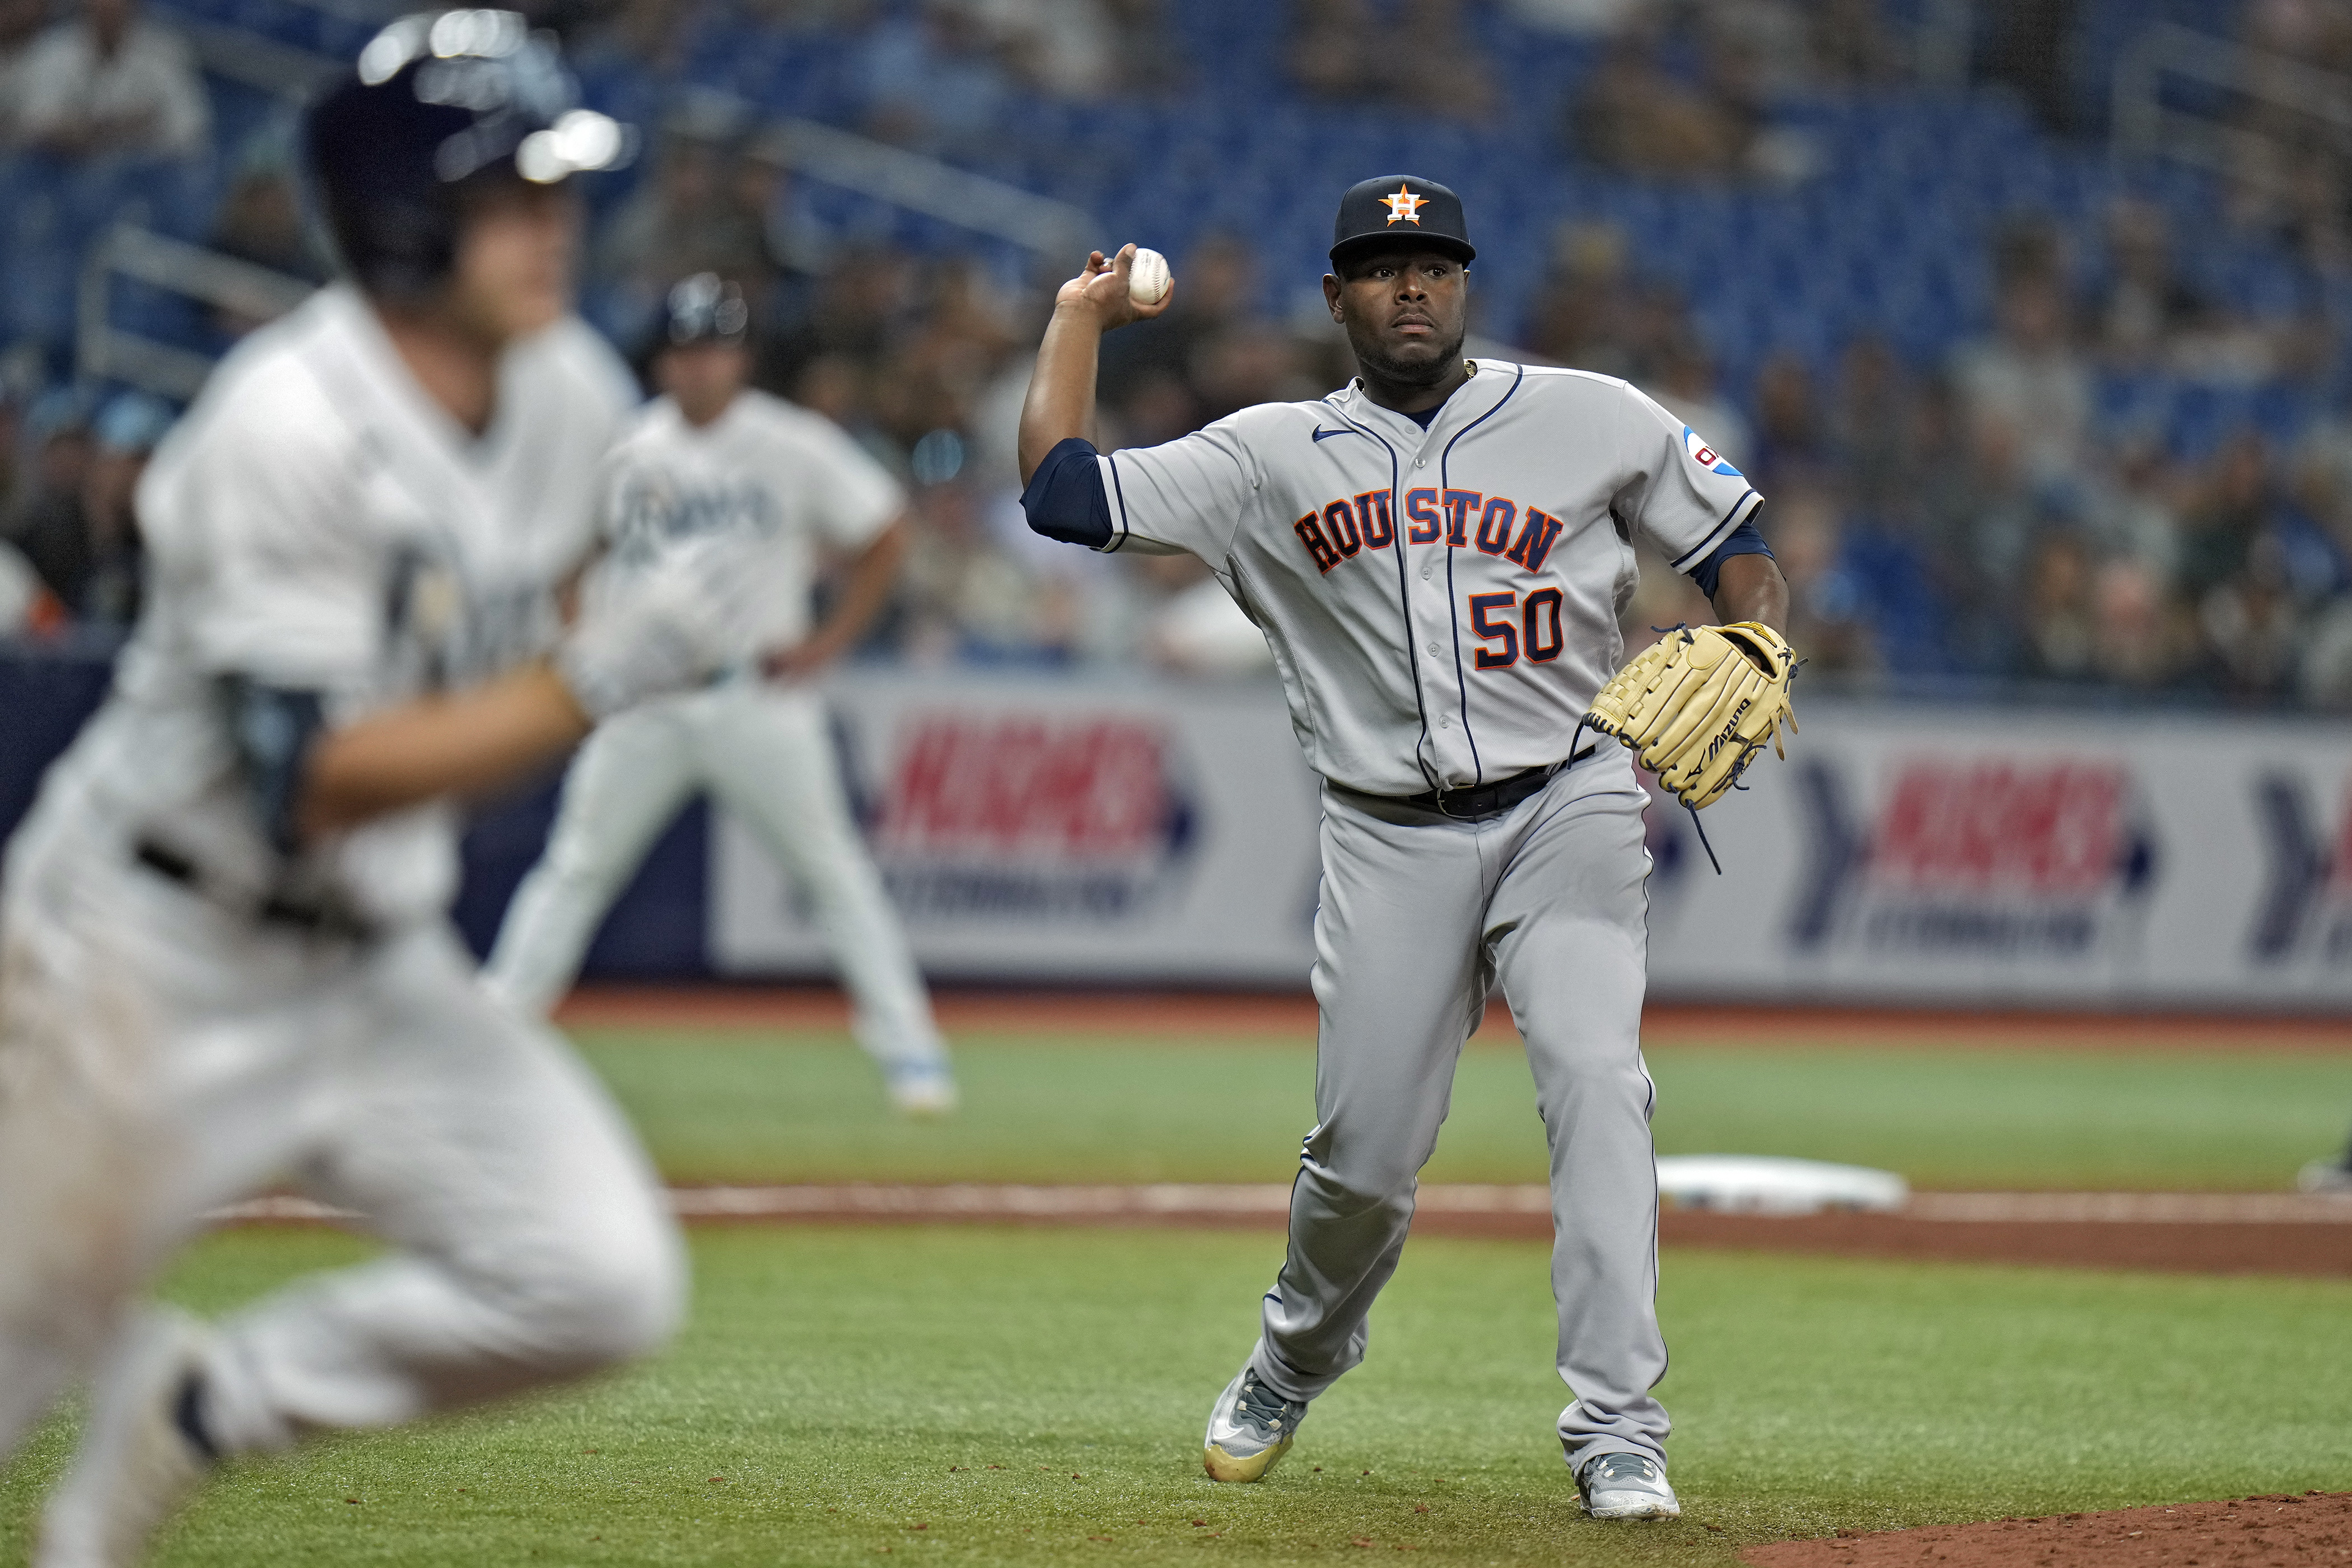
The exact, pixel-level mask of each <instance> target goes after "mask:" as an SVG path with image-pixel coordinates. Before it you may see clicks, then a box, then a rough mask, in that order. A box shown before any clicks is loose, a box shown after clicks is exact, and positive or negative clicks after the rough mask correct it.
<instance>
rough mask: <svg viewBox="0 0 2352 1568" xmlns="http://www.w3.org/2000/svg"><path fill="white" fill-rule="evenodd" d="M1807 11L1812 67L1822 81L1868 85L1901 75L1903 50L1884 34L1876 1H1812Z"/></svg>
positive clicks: (1883, 20)
mask: <svg viewBox="0 0 2352 1568" xmlns="http://www.w3.org/2000/svg"><path fill="white" fill-rule="evenodd" d="M1807 12H1808V16H1807V21H1808V23H1809V24H1810V28H1811V38H1810V42H1811V47H1812V58H1813V67H1814V69H1815V70H1816V71H1818V72H1819V73H1820V76H1821V78H1822V79H1823V80H1825V81H1833V82H1847V83H1851V84H1853V85H1855V86H1868V85H1876V84H1879V83H1884V82H1888V81H1892V80H1894V79H1895V78H1896V77H1898V76H1900V75H1901V74H1902V71H1903V51H1902V49H1901V47H1899V46H1898V45H1897V44H1896V43H1895V39H1894V38H1893V37H1891V36H1890V35H1889V34H1888V32H1887V29H1886V26H1885V18H1884V17H1882V16H1880V15H1879V8H1878V0H1815V3H1814V4H1813V5H1810V6H1808V7H1807Z"/></svg>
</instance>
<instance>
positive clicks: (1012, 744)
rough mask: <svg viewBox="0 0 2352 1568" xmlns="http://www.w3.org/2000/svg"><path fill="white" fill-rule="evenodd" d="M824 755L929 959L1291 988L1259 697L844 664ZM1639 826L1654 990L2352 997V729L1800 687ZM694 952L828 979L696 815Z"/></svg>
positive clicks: (810, 935) (1307, 857)
mask: <svg viewBox="0 0 2352 1568" xmlns="http://www.w3.org/2000/svg"><path fill="white" fill-rule="evenodd" d="M833 700H834V709H835V715H836V719H837V733H838V736H839V739H840V741H841V750H842V752H843V762H844V773H845V777H846V779H847V780H848V783H849V786H850V790H851V795H852V797H853V799H854V801H855V802H856V806H857V809H858V813H859V816H860V820H861V822H862V823H863V825H864V826H865V828H866V835H867V838H868V841H869V843H870V844H871V845H872V847H873V849H874V853H875V857H876V859H877V862H878V863H879V865H880V867H881V868H882V873H883V877H884V879H885V880H886V882H887V885H888V887H889V889H890V891H891V895H892V897H893V898H894V899H895V900H897V902H898V907H899V909H900V910H901V912H902V914H903V915H904V917H905V919H906V922H907V928H908V934H909V937H910V938H911V940H912V941H913V943H914V946H915V951H916V953H917V956H918V957H919V959H920V961H921V962H922V963H923V965H924V967H925V969H926V970H927V971H928V972H929V973H932V974H934V975H937V976H939V977H940V978H945V979H1003V980H1013V981H1019V980H1079V979H1097V980H1143V981H1164V982H1171V983H1199V984H1250V985H1268V986H1283V987H1288V986H1297V985H1303V984H1305V981H1306V977H1307V970H1308V967H1309V965H1310V964H1311V963H1312V961H1313V957H1314V947H1313V937H1312V925H1311V921H1312V917H1313V911H1314V900H1315V881H1316V838H1315V819H1316V805H1315V791H1314V786H1313V781H1312V779H1311V778H1310V776H1309V774H1308V773H1307V769H1306V767H1305V764H1304V763H1302V762H1301V761H1300V759H1299V754H1298V749H1297V743H1296V742H1295V741H1294V740H1293V738H1292V736H1291V733H1290V726H1289V722H1288V720H1287V717H1286V714H1285V713H1284V711H1283V707H1282V702H1281V698H1280V694H1279V693H1278V692H1277V691H1276V690H1275V689H1273V688H1272V687H1270V686H1265V687H1261V686H1255V685H1235V686H1194V685H1178V684H1168V685H1160V684H1155V683H1146V682H1137V683H1129V684H1095V683H1090V682H1083V681H1074V680H1067V679H1047V678H1038V679H1018V678H1013V677H1009V676H991V675H984V674H961V673H959V674H956V675H952V676H944V677H936V678H934V677H919V676H912V675H906V674H887V675H886V674H871V675H868V674H852V675H847V676H845V677H844V678H843V679H841V680H840V681H839V682H838V683H837V684H836V686H835V690H834V693H833ZM1801 720H1802V722H1803V724H1804V730H1803V731H1802V733H1801V734H1800V735H1798V736H1796V737H1795V738H1793V739H1792V740H1791V741H1790V757H1789V760H1788V761H1787V762H1785V763H1784V762H1781V761H1779V760H1778V759H1775V758H1773V757H1771V756H1769V754H1768V755H1767V756H1766V757H1765V758H1764V759H1762V760H1761V761H1760V762H1759V763H1758V764H1757V765H1756V766H1755V767H1754V768H1753V769H1752V770H1751V771H1750V773H1749V775H1748V784H1749V786H1750V787H1748V789H1747V790H1745V791H1744V792H1742V793H1739V794H1737V795H1731V796H1729V797H1727V798H1726V799H1725V800H1723V801H1722V802H1720V803H1718V804H1717V805H1714V806H1711V807H1709V808H1708V810H1707V812H1706V830H1707V835H1708V837H1709V838H1710V839H1712V840H1713V842H1714V845H1715V849H1716V853H1717V856H1719V857H1720V858H1721V860H1722V863H1723V871H1724V874H1723V875H1722V876H1721V877H1717V875H1715V873H1714V872H1713V870H1712V869H1711V868H1709V866H1708V864H1707V858H1706V851H1705V850H1704V849H1703V848H1702V847H1700V844H1699V841H1698V838H1697V836H1696V832H1695V830H1694V828H1693V826H1692V823H1691V820H1690V818H1689V816H1688V815H1687V814H1685V812H1684V811H1683V810H1682V809H1681V808H1680V807H1679V806H1676V805H1673V803H1672V802H1671V801H1665V800H1662V801H1661V802H1660V804H1658V805H1654V807H1653V809H1652V811H1651V813H1650V847H1651V852H1652V854H1653V856H1654V861H1655V865H1654V870H1653V873H1652V877H1651V888H1650V929H1651V938H1650V955H1651V991H1652V994H1654V995H1656V996H1659V997H1669V998H1670V997H1688V998H1693V999H1700V998H1721V999H1727V1000H1728V999H1738V998H1757V999H1766V998H1785V999H1789V1000H1819V1001H1866V1002H1922V1003H1937V1004H1957V1005H1967V1004H1970V1003H1978V1002H1985V1003H2004V1004H2027V1005H2043V1004H2046V1005H2062V1006H2063V1005H2085V1006H2137V1005H2168V1004H2182V1005H2211V1006H2231V1007H2256V1008H2259V1007H2286V1008H2298V1009H2311V1010H2330V1009H2334V1008H2338V1007H2342V1008H2346V1009H2347V1010H2352V725H2344V724H2336V723H2328V722H2323V721H2284V720H2281V721H2253V720H2231V719H2224V718H2221V717H2218V716H2217V717H2204V718H2200V717H2197V716H2167V715H2153V714H2124V715H2116V716H2111V717H2102V716H2092V715H2086V714H2081V713H2063V712H2045V711H2034V710H2001V711H1995V710H1974V709H1958V708H1948V707H1941V706H1938V707H1932V708H1931V707H1924V706H1917V707H1907V708H1898V707H1894V706H1877V705H1870V704H1844V703H1833V702H1830V701H1827V700H1814V701H1811V702H1803V701H1801ZM711 853H712V866H711V879H710V885H711V897H712V900H713V908H712V920H711V925H710V930H711V944H712V952H711V955H710V956H711V959H712V962H713V964H714V966H715V967H717V968H718V969H719V970H720V971H722V972H724V973H736V974H763V975H804V974H816V973H826V972H828V971H829V970H830V968H831V963H830V960H829V958H828V956H827V954H826V952H825V951H824V944H823V942H822V939H821V937H820V935H819V933H818V932H817V931H816V930H815V929H814V926H813V925H812V923H811V922H810V921H809V919H808V916H807V912H806V910H805V907H804V906H803V904H802V903H801V902H800V901H799V900H798V899H797V898H796V897H795V895H794V894H793V890H792V889H791V888H790V887H789V885H788V884H787V882H786V881H785V879H783V877H782V875H781V873H780V872H779V871H778V870H777V869H776V868H774V867H773V865H772V863H771V862H770V860H769V858H768V857H767V856H766V854H765V853H764V852H763V851H762V850H761V847H759V845H758V843H757V841H756V840H755V839H754V838H753V837H751V835H750V834H749V833H748V832H747V831H746V830H745V829H744V828H743V827H742V826H740V824H737V823H735V822H733V821H731V820H729V819H728V818H726V817H725V816H724V815H723V814H721V815H720V816H719V822H718V826H717V830H716V831H715V832H714V834H713V836H712V839H711Z"/></svg>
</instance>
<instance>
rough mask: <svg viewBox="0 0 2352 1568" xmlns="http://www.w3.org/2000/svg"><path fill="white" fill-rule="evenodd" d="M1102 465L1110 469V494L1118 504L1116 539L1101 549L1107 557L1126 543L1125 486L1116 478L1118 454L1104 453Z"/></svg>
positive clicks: (1123, 482)
mask: <svg viewBox="0 0 2352 1568" xmlns="http://www.w3.org/2000/svg"><path fill="white" fill-rule="evenodd" d="M1103 465H1104V467H1106V468H1109V469H1110V488H1111V494H1112V496H1113V497H1114V498H1115V499H1116V500H1118V538H1117V539H1114V540H1112V541H1110V542H1108V543H1107V544H1105V545H1104V546H1103V547H1102V552H1103V553H1104V554H1105V555H1109V554H1113V553H1115V552H1117V551H1118V547H1119V546H1120V545H1122V544H1125V543H1126V542H1127V537H1128V526H1127V485H1126V482H1125V481H1124V480H1122V479H1120V478H1119V477H1118V453H1117V452H1106V453H1104V454H1103Z"/></svg>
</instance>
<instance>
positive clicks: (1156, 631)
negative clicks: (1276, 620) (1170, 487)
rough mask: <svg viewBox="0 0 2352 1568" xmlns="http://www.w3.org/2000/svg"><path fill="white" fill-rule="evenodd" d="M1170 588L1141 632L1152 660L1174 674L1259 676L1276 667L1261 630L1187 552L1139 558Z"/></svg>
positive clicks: (1147, 571) (1227, 676)
mask: <svg viewBox="0 0 2352 1568" xmlns="http://www.w3.org/2000/svg"><path fill="white" fill-rule="evenodd" d="M1139 559H1140V560H1142V561H1143V562H1144V563H1145V564H1144V566H1143V568H1142V570H1143V571H1145V572H1146V573H1148V574H1150V575H1152V576H1153V577H1155V578H1156V579H1158V580H1159V584H1160V586H1161V587H1162V588H1163V589H1165V590H1167V591H1168V595H1167V597H1166V599H1165V600H1164V601H1163V602H1162V603H1161V604H1160V607H1159V609H1158V610H1157V611H1155V612H1154V613H1153V614H1152V616H1151V624H1150V629H1149V630H1148V631H1147V632H1146V633H1145V634H1144V651H1145V654H1146V656H1147V657H1148V658H1150V660H1151V662H1152V663H1154V664H1156V665H1158V666H1159V667H1160V668H1162V669H1165V670H1168V671H1170V672H1171V673H1172V674H1177V675H1197V676H1210V677H1223V678H1227V679H1231V678H1234V677H1236V676H1245V675H1257V674H1262V673H1265V672H1266V671H1270V670H1272V669H1273V668H1274V654H1273V652H1272V651H1271V650H1270V649H1269V648H1268V647H1266V641H1265V633H1264V632H1262V631H1260V630H1258V628H1257V626H1256V624H1255V622H1253V621H1252V620H1251V619H1250V618H1249V617H1248V616H1245V615H1244V614H1242V609H1241V606H1240V605H1236V604H1234V597H1233V595H1231V594H1228V593H1226V592H1225V587H1224V584H1222V583H1220V582H1218V581H1217V580H1216V579H1215V578H1214V577H1213V576H1211V575H1210V574H1209V569H1208V568H1207V567H1206V566H1204V565H1202V563H1201V562H1200V561H1199V560H1197V559H1196V558H1194V557H1192V556H1189V555H1162V556H1158V557H1142V558H1139Z"/></svg>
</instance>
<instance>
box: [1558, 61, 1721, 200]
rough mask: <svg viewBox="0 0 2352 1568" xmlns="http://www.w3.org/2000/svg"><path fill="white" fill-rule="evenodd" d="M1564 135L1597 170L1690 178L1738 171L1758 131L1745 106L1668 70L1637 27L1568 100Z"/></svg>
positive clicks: (1670, 177) (1671, 177)
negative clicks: (1721, 97) (1687, 81)
mask: <svg viewBox="0 0 2352 1568" xmlns="http://www.w3.org/2000/svg"><path fill="white" fill-rule="evenodd" d="M1566 131H1567V139H1568V142H1569V144H1570V146H1571V147H1573V148H1575V149H1576V150H1577V152H1579V153H1581V154H1582V155H1583V156H1584V157H1586V158H1587V159H1589V160H1591V162H1593V163H1598V164H1600V165H1601V167H1602V168H1606V169H1616V170H1620V171H1622V172H1623V173H1625V174H1654V175H1659V176H1663V177H1665V178H1669V179H1675V178H1681V179H1689V178H1696V177H1703V176H1710V175H1712V176H1723V175H1728V174H1736V173H1738V172H1739V171H1740V169H1741V168H1742V166H1743V159H1744V157H1745V154H1746V153H1747V151H1748V142H1749V141H1750V140H1751V139H1752V138H1753V136H1754V134H1755V132H1756V126H1755V124H1754V123H1753V122H1752V121H1751V120H1750V118H1749V107H1748V105H1746V104H1743V103H1739V102H1738V101H1735V100H1720V99H1717V97H1716V96H1714V95H1713V94H1712V93H1710V92H1708V91H1706V89H1701V88H1696V87H1693V86H1691V85H1689V84H1688V83H1685V82H1684V81H1682V80H1680V79H1677V78H1675V76H1674V75H1672V74H1671V73H1670V72H1668V71H1667V70H1666V68H1665V67H1664V63H1663V61H1662V60H1661V58H1660V54H1659V47H1658V39H1657V37H1656V36H1655V35H1654V32H1653V31H1652V30H1651V29H1650V28H1648V27H1646V26H1643V25H1642V24H1640V23H1636V24H1635V25H1634V26H1631V27H1629V28H1628V29H1627V30H1626V31H1625V32H1624V33H1623V34H1622V36H1620V37H1618V38H1617V39H1615V40H1614V41H1613V42H1612V44H1611V45H1610V47H1609V50H1608V53H1607V54H1606V55H1604V56H1603V57H1602V58H1601V64H1600V66H1599V68H1596V69H1595V70H1594V71H1593V72H1592V74H1591V76H1589V77H1588V78H1586V79H1585V83H1584V86H1583V88H1582V89H1581V90H1580V91H1579V92H1578V93H1576V94H1575V95H1574V96H1573V97H1572V98H1571V99H1570V104H1569V110H1568V123H1567V127H1566Z"/></svg>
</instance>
